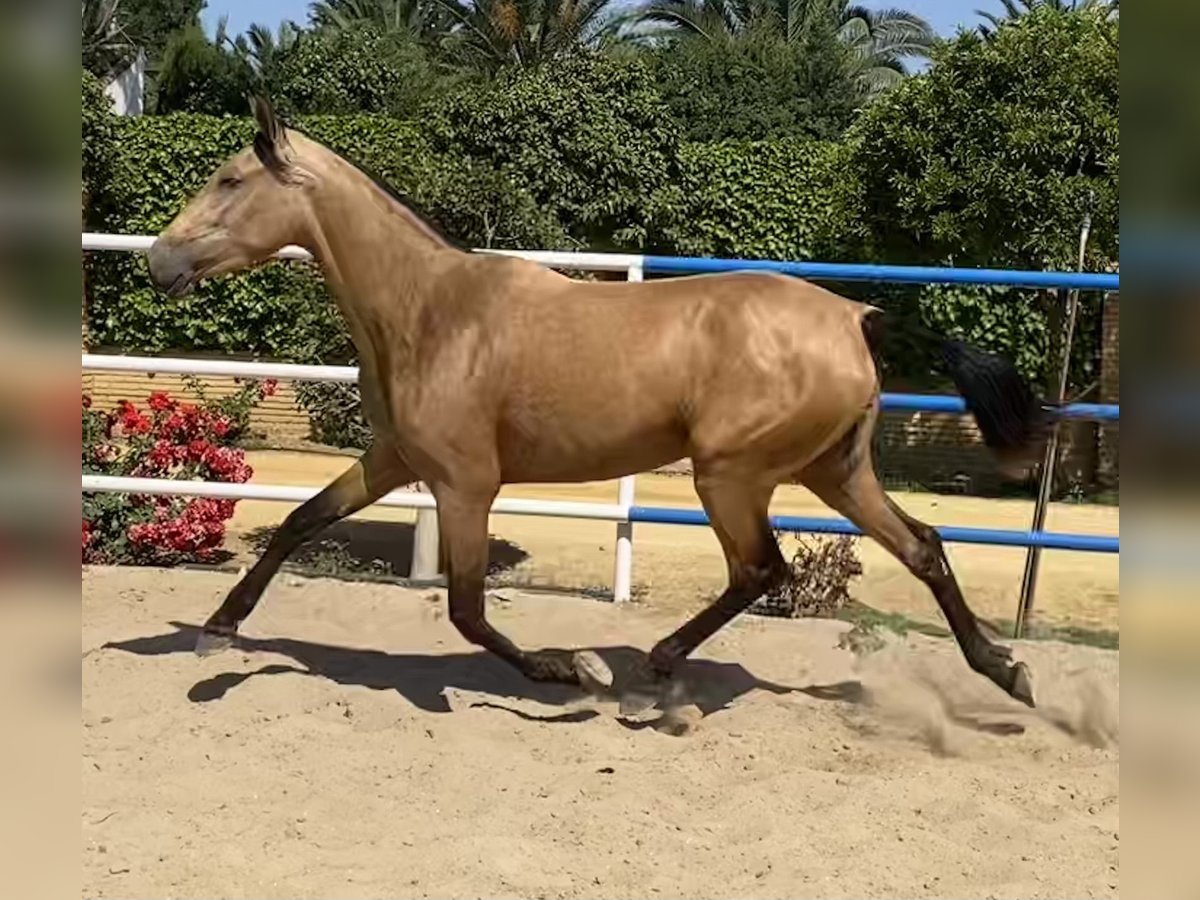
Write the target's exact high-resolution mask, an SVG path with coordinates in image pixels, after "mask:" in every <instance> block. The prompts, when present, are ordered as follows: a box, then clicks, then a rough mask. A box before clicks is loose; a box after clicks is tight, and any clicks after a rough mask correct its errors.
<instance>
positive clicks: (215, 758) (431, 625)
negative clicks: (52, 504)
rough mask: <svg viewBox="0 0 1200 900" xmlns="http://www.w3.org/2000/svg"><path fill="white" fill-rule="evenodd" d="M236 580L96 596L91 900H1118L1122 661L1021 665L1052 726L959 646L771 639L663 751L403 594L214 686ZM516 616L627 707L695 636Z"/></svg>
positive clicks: (280, 635) (328, 601)
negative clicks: (642, 660) (651, 663)
mask: <svg viewBox="0 0 1200 900" xmlns="http://www.w3.org/2000/svg"><path fill="white" fill-rule="evenodd" d="M994 518H995V516H993V520H994ZM510 521H511V520H510ZM549 527H551V528H561V525H559V524H556V523H551V524H550V526H549ZM677 530H678V531H682V532H686V531H687V529H677ZM608 531H609V529H605V534H607V533H608ZM693 531H695V532H696V533H697V534H699V533H702V532H700V530H699V529H695V530H693ZM526 540H528V542H529V545H530V546H532V547H534V548H535V552H534V556H535V557H536V556H537V555H538V554H539V553H542V552H548V551H540V550H537V547H538V546H540V545H538V544H537V543H536V542H535V541H533V540H530V539H528V538H527V539H526ZM639 540H641V539H640V538H639ZM646 543H650V542H649V541H647V542H646ZM546 546H550V544H547V545H546ZM644 546H645V544H639V547H640V548H641V547H644ZM639 552H640V553H642V554H643V555H642V556H641V559H642V560H643V561H644V560H645V559H646V557H648V556H649V555H650V554H649V553H648V552H646V551H645V550H644V549H639ZM689 564H690V563H687V562H685V563H681V567H682V566H685V565H689ZM233 581H234V578H233V576H232V575H228V574H224V573H215V572H195V571H183V570H170V571H164V570H152V569H140V570H137V569H109V568H88V567H85V568H84V573H83V632H82V641H83V657H84V658H83V722H82V725H83V729H82V730H83V749H84V753H83V758H82V790H83V809H82V851H83V853H82V855H83V869H84V896H87V897H123V898H151V897H153V898H159V897H180V898H214V897H219V898H243V897H244V898H330V900H333V898H378V897H399V896H409V897H447V898H449V897H454V898H458V897H493V896H495V897H534V898H536V897H634V896H637V897H642V896H649V897H664V898H665V897H699V896H715V897H739V898H751V897H754V898H757V897H790V898H796V897H880V898H883V897H897V896H903V897H922V898H924V897H955V898H964V897H972V898H973V897H980V898H983V897H1014V898H1016V897H1021V898H1043V897H1044V898H1050V897H1062V896H1071V897H1116V896H1117V895H1118V880H1117V877H1118V872H1117V866H1118V847H1119V836H1118V828H1119V815H1118V769H1119V754H1118V749H1117V738H1118V735H1117V723H1118V716H1119V711H1118V675H1119V672H1118V656H1117V654H1116V653H1114V652H1110V651H1104V650H1098V649H1095V648H1090V647H1084V646H1079V645H1067V644H1061V643H1054V642H1040V641H1039V642H1028V643H1020V644H1018V645H1017V647H1016V656H1017V657H1018V658H1021V659H1024V660H1026V661H1027V662H1028V663H1029V664H1030V666H1031V667H1032V670H1033V677H1034V690H1035V693H1036V695H1037V697H1038V700H1039V704H1040V705H1039V708H1038V709H1037V710H1035V711H1030V710H1027V709H1025V708H1024V707H1022V706H1020V705H1018V704H1016V703H1015V702H1013V701H1011V700H1009V699H1008V698H1007V697H1005V696H1003V695H1002V694H1000V693H999V692H998V691H997V690H996V689H995V688H993V687H992V686H991V685H990V683H988V682H986V681H984V680H983V679H981V678H979V677H978V676H975V675H973V674H972V673H971V672H970V671H969V670H968V669H967V668H966V666H965V664H964V663H963V662H962V660H961V658H960V657H959V655H958V653H957V651H956V650H955V648H954V646H953V645H952V644H951V643H950V642H948V641H946V640H939V639H935V638H929V637H924V636H921V635H916V634H910V635H909V636H908V637H907V638H904V639H900V638H894V639H892V640H891V642H890V643H888V644H887V645H886V646H885V647H884V648H883V649H881V650H878V651H877V652H874V653H870V654H867V655H856V654H855V653H853V652H851V651H850V650H847V649H842V648H840V647H839V646H838V644H839V638H840V636H841V635H842V633H843V632H844V631H845V630H846V629H847V627H848V626H847V625H845V624H844V623H838V622H832V621H817V620H803V621H782V620H774V619H771V620H769V619H762V618H756V617H749V618H744V619H741V620H739V621H737V622H735V623H734V624H733V625H731V626H730V627H729V628H728V629H726V630H725V631H724V632H723V633H722V634H720V635H719V636H718V637H717V638H715V639H714V640H713V641H711V642H710V643H709V644H707V645H706V646H705V647H704V648H702V651H701V652H700V653H699V654H698V658H697V660H695V661H694V662H693V663H692V664H691V665H690V666H689V668H688V669H687V671H686V674H685V684H686V686H687V690H688V692H689V696H690V698H691V699H692V700H693V701H694V702H695V704H696V706H695V707H694V708H689V709H685V710H684V711H683V712H681V713H680V714H679V716H678V717H677V718H676V719H675V720H674V722H673V723H671V724H672V727H671V728H664V727H663V726H664V724H666V723H664V722H662V721H661V720H658V721H656V720H655V719H654V714H651V715H650V716H648V717H645V718H642V719H636V720H622V719H621V718H619V717H618V715H617V708H616V703H615V702H614V701H613V700H612V699H611V698H598V699H597V698H591V697H587V696H585V695H581V694H580V693H579V692H572V691H569V690H566V689H562V690H558V689H545V688H538V687H535V686H532V685H530V684H528V683H527V682H525V681H524V680H523V679H521V678H519V677H517V676H516V675H514V674H513V673H511V672H510V671H509V670H508V669H507V668H506V667H504V666H503V664H501V663H499V662H497V661H496V660H494V659H492V658H490V657H487V656H484V655H482V654H481V653H479V652H476V651H475V650H474V649H473V648H471V647H470V646H468V645H467V644H465V643H464V642H463V641H462V640H461V639H460V638H459V637H458V635H457V634H456V632H455V631H454V629H453V628H452V626H451V625H450V623H449V622H448V620H447V619H446V617H445V615H444V612H443V610H444V601H442V600H441V599H440V598H435V599H433V600H431V599H429V598H428V592H417V591H412V590H406V589H403V588H400V587H396V586H393V585H383V584H347V583H344V582H339V581H332V580H325V579H313V580H306V579H299V578H296V577H295V576H287V575H285V576H281V577H280V579H278V580H277V581H276V582H275V583H274V584H273V586H272V587H271V588H270V590H269V591H268V594H267V596H266V599H265V600H264V602H263V604H262V605H261V606H260V608H259V609H258V610H257V611H256V612H255V614H254V615H253V616H252V617H251V619H250V620H249V621H248V622H247V623H246V625H245V626H244V638H243V641H242V643H241V645H240V646H239V647H238V648H237V649H235V650H232V651H229V652H227V653H225V654H222V655H218V656H214V657H209V658H205V659H199V658H197V657H195V656H194V655H193V654H192V652H191V647H192V643H193V640H194V629H195V627H196V626H197V625H198V624H199V623H200V622H201V621H202V620H203V619H204V618H205V617H206V616H207V614H208V613H209V612H210V611H211V610H212V609H213V608H214V606H215V605H216V604H217V603H218V602H219V601H220V599H221V597H222V596H223V595H224V593H225V592H226V591H227V590H228V589H229V588H230V586H231V585H232V584H233ZM489 615H490V616H491V618H492V620H493V621H494V622H495V623H496V624H497V626H498V627H500V628H501V629H502V630H504V631H505V632H507V633H509V634H510V635H511V636H512V637H513V638H514V639H515V640H516V641H517V642H518V643H520V644H522V645H525V646H531V647H532V646H579V645H583V646H591V647H595V648H597V649H598V650H599V652H601V654H602V655H603V656H604V657H605V659H606V660H608V661H609V662H610V664H611V665H612V666H613V668H614V670H615V671H616V672H617V673H618V680H620V678H621V673H622V672H624V671H625V670H626V667H627V665H628V662H629V660H630V659H631V658H632V657H633V655H634V654H635V653H636V652H637V651H635V650H634V649H632V648H641V649H645V648H648V647H649V646H650V645H651V644H652V643H653V642H654V640H655V639H656V638H658V637H661V636H662V635H663V634H664V633H666V631H668V630H669V629H670V628H672V627H673V626H674V625H675V624H677V622H678V621H679V618H680V615H681V612H680V610H679V609H677V608H675V607H672V606H671V605H670V604H664V605H661V606H658V607H656V606H655V605H654V604H652V603H650V602H647V603H643V604H630V605H626V606H623V607H614V606H612V605H610V604H605V603H600V602H596V601H590V600H582V599H578V598H573V597H566V596H562V597H560V596H546V595H532V594H520V593H517V594H514V595H513V596H512V597H511V598H510V599H509V600H508V601H502V600H498V599H497V600H493V601H490V602H489ZM680 723H682V724H680ZM685 726H686V727H685ZM679 731H682V732H683V733H682V734H679V733H675V732H679Z"/></svg>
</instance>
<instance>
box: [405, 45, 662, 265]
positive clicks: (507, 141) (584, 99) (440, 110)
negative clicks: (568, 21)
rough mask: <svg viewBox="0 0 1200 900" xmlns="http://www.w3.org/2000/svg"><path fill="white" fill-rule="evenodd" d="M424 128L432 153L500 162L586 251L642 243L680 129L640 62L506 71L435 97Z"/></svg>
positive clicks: (592, 60) (595, 61) (587, 56)
mask: <svg viewBox="0 0 1200 900" xmlns="http://www.w3.org/2000/svg"><path fill="white" fill-rule="evenodd" d="M426 126H427V128H428V131H429V134H430V139H431V142H432V144H433V147H434V149H435V150H436V151H438V152H439V153H444V154H446V155H447V156H449V157H450V158H451V159H455V160H459V159H465V160H467V161H469V162H470V163H473V164H475V165H477V166H479V167H483V168H490V169H492V170H494V171H495V172H496V173H497V174H498V176H500V177H502V178H503V179H505V180H507V182H508V183H509V184H511V185H512V188H513V189H516V190H520V191H524V192H526V193H528V195H529V196H530V197H532V198H533V199H534V201H535V202H536V204H537V205H538V206H540V207H542V208H544V209H545V210H546V211H547V212H548V213H549V214H550V215H551V216H552V217H553V219H554V220H556V221H557V222H558V223H560V225H561V227H562V228H563V229H564V230H565V232H566V233H567V234H568V235H569V236H570V237H571V238H572V239H573V240H574V241H576V242H578V243H579V244H580V245H582V246H584V247H587V248H590V249H595V250H604V249H608V248H618V247H619V248H624V249H628V248H635V247H641V246H643V244H644V241H645V237H646V234H647V227H646V219H647V206H646V204H647V200H648V198H650V197H651V196H652V195H653V194H654V193H655V192H657V191H658V190H659V189H661V188H663V187H665V186H667V185H669V184H671V183H672V181H673V179H674V177H675V176H674V172H675V162H676V159H677V156H678V131H677V128H676V126H675V122H674V120H673V119H672V118H671V116H670V113H669V112H668V110H667V109H666V107H665V106H664V104H663V102H662V98H661V97H660V95H659V93H658V91H657V89H656V88H655V85H654V80H653V78H652V77H651V75H650V71H649V68H648V67H647V66H646V65H645V64H644V63H643V62H641V61H639V60H633V59H619V58H609V57H605V56H602V55H598V54H592V53H583V52H581V53H579V54H577V55H575V56H572V57H568V58H566V59H564V60H562V61H556V62H555V64H554V65H553V66H539V67H533V68H525V67H513V68H510V69H506V70H504V71H503V72H501V74H500V75H499V76H498V77H497V78H496V79H495V80H494V81H493V82H491V83H489V84H487V85H483V86H472V87H470V88H468V89H463V90H460V91H457V92H454V93H452V94H451V95H450V96H448V97H447V98H446V99H445V100H444V101H442V102H440V103H436V104H434V105H433V106H432V107H431V108H430V111H429V120H428V122H427V123H426Z"/></svg>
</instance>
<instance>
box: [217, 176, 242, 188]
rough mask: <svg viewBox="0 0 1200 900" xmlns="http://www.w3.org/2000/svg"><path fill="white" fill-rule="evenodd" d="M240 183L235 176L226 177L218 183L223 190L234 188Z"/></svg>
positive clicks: (239, 179) (240, 180)
mask: <svg viewBox="0 0 1200 900" xmlns="http://www.w3.org/2000/svg"><path fill="white" fill-rule="evenodd" d="M241 183H242V179H241V178H239V177H238V176H236V175H226V176H224V177H223V178H222V179H221V180H220V181H219V182H218V184H219V185H220V186H221V187H223V188H235V187H237V186H238V185H239V184H241Z"/></svg>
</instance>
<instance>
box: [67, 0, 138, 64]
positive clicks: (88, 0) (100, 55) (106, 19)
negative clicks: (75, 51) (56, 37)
mask: <svg viewBox="0 0 1200 900" xmlns="http://www.w3.org/2000/svg"><path fill="white" fill-rule="evenodd" d="M120 3H121V0H83V20H82V33H81V36H80V43H81V47H82V56H83V67H84V68H85V69H87V70H88V71H89V72H91V73H92V74H93V75H95V76H96V77H97V78H99V79H101V80H102V81H106V80H107V79H109V78H111V77H112V76H114V75H116V74H117V73H118V72H120V71H121V70H122V69H124V68H125V67H126V66H127V65H129V63H131V62H132V61H133V58H134V57H135V56H136V55H137V46H136V45H135V43H134V41H133V39H132V38H131V37H130V36H129V34H128V32H126V30H125V27H124V26H123V25H122V24H121V21H120V19H119V17H118V15H117V13H118V11H119V8H120Z"/></svg>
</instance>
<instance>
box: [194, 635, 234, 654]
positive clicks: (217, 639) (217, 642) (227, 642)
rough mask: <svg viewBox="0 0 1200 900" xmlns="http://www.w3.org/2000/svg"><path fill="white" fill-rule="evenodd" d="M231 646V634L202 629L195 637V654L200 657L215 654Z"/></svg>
mask: <svg viewBox="0 0 1200 900" xmlns="http://www.w3.org/2000/svg"><path fill="white" fill-rule="evenodd" d="M232 646H233V635H231V634H217V633H215V632H212V631H202V632H200V637H198V638H196V655H197V656H200V657H204V656H215V655H216V654H218V653H221V652H222V651H224V650H228V649H229V648H230V647H232Z"/></svg>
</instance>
